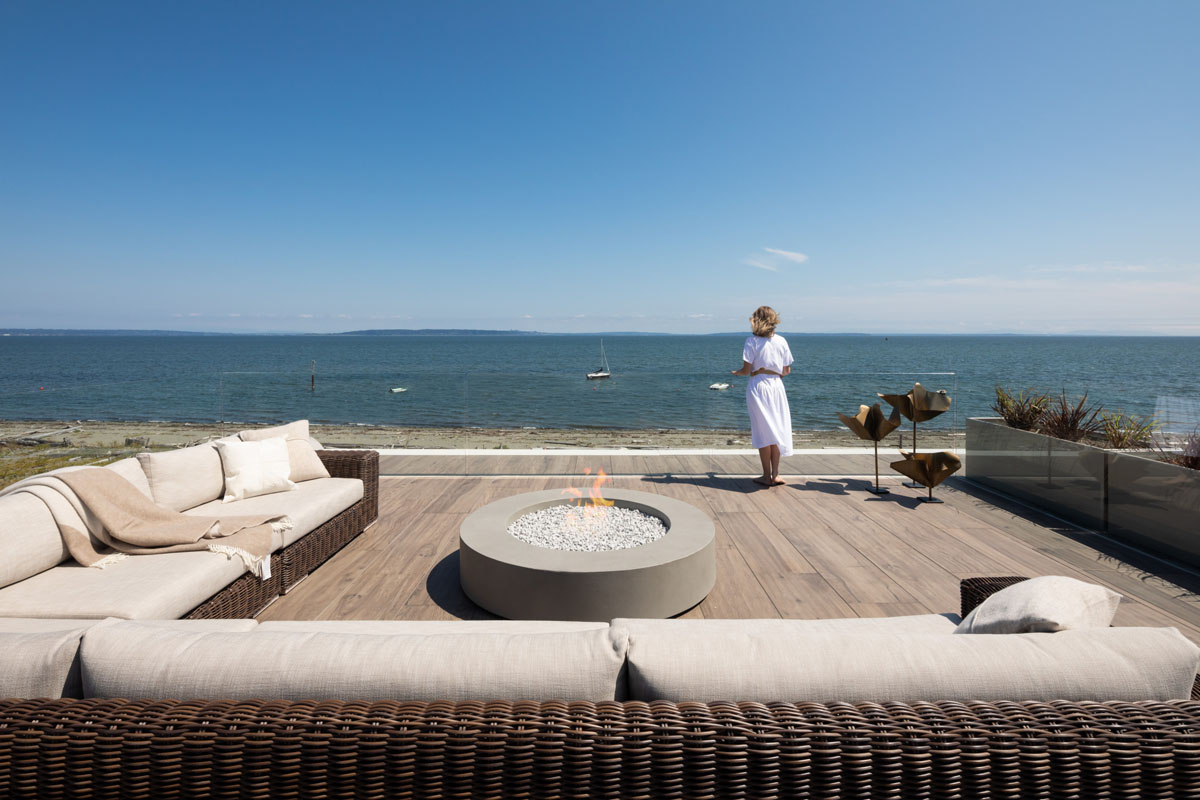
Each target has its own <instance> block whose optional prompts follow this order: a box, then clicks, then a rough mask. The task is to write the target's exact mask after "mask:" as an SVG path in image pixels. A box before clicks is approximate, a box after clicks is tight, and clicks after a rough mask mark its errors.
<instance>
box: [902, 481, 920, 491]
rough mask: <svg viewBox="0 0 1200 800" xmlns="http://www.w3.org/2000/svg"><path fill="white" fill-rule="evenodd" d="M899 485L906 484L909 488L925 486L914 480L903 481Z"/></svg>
mask: <svg viewBox="0 0 1200 800" xmlns="http://www.w3.org/2000/svg"><path fill="white" fill-rule="evenodd" d="M900 485H901V486H907V487H908V488H910V489H924V488H925V484H923V483H917V482H916V481H905V482H904V483H902V484H900Z"/></svg>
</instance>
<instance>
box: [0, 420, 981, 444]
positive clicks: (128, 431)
mask: <svg viewBox="0 0 1200 800" xmlns="http://www.w3.org/2000/svg"><path fill="white" fill-rule="evenodd" d="M248 427H255V426H250V425H242V424H236V423H226V424H215V423H214V424H204V423H184V422H96V421H90V420H60V421H45V420H5V421H0V441H5V442H8V443H10V444H9V447H10V449H15V450H19V449H21V448H20V446H19V445H15V444H13V442H15V440H17V439H19V438H30V437H36V438H43V439H44V440H45V441H46V442H53V443H55V444H59V443H61V442H64V441H65V442H66V443H67V444H66V445H60V446H62V447H65V448H82V449H88V450H96V449H106V448H107V449H114V450H127V449H130V448H134V449H140V448H143V447H151V448H163V447H167V448H169V447H178V446H181V445H186V444H194V443H196V442H202V441H206V440H208V439H213V438H216V437H219V436H228V435H230V434H234V433H237V432H238V431H241V430H245V429H246V428H248ZM311 430H312V435H313V436H314V437H315V438H317V439H318V440H320V441H321V443H322V444H325V445H327V446H330V447H379V448H411V449H475V450H493V449H530V448H535V449H536V448H544V449H563V448H580V447H583V448H589V449H590V448H624V449H670V448H687V449H697V448H703V449H736V450H745V449H748V448H750V432H749V431H740V430H620V429H580V428H535V429H527V428H408V427H388V426H357V425H313V426H312V429H311ZM918 436H919V444H920V446H921V448H922V449H930V448H934V449H951V448H956V447H962V446H963V437H962V435H961V434H959V435H954V434H949V433H946V432H944V431H929V432H925V431H919V432H918ZM794 443H795V447H796V448H797V449H821V448H832V447H837V448H842V447H859V446H861V447H870V446H871V443H870V442H864V441H862V440H861V439H858V438H857V437H856V436H854V434H852V433H850V432H849V431H847V430H832V431H796V432H795V434H794ZM911 444H912V434H911V429H909V430H907V431H897V432H896V433H894V434H893V435H891V436H889V437H888V438H887V440H885V441H884V442H882V443H881V445H882V446H885V447H902V446H905V445H911Z"/></svg>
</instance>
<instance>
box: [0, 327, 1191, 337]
mask: <svg viewBox="0 0 1200 800" xmlns="http://www.w3.org/2000/svg"><path fill="white" fill-rule="evenodd" d="M780 333H781V334H783V335H785V336H831V337H835V336H853V337H861V338H872V337H873V338H880V337H882V338H885V339H886V338H895V339H899V338H903V337H908V336H945V337H956V336H988V337H997V338H1019V337H1029V338H1039V339H1046V338H1051V339H1052V338H1056V337H1087V338H1095V339H1124V338H1130V337H1133V338H1152V339H1155V338H1157V339H1200V335H1197V334H1182V333H1181V334H1175V333H1105V332H1099V331H1071V332H1068V333H1027V332H1015V331H1010V332H1000V333H997V332H994V331H988V332H963V331H956V332H954V333H939V332H911V331H909V332H905V333H862V332H859V331H845V332H841V333H827V332H823V331H780ZM748 335H749V332H748V331H722V332H717V333H667V332H662V331H588V332H583V333H579V332H573V331H572V332H555V331H522V330H505V331H500V330H485V329H480V330H475V329H469V328H463V329H441V328H414V329H410V328H396V329H386V330H361V331H328V332H311V331H173V330H140V329H133V328H130V329H125V328H78V329H76V328H0V337H5V336H7V337H12V338H29V337H68V336H180V337H183V336H245V337H261V336H370V337H381V338H383V337H388V336H398V337H408V336H489V337H490V336H572V337H581V336H591V337H595V336H614V337H616V336H748Z"/></svg>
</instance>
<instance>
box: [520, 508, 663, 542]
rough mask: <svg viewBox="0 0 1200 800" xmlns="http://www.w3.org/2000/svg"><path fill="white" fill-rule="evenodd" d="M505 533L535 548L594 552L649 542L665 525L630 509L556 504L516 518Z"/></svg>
mask: <svg viewBox="0 0 1200 800" xmlns="http://www.w3.org/2000/svg"><path fill="white" fill-rule="evenodd" d="M508 532H509V533H510V534H512V535H513V536H515V537H517V538H518V539H520V540H521V541H522V542H525V543H527V544H531V545H534V546H535V547H546V548H550V549H552V550H576V551H581V552H585V553H596V552H600V551H602V550H625V549H626V548H629V547H637V546H639V545H643V544H649V543H650V542H653V541H654V540H655V539H659V538H662V536H664V535H665V534H666V532H667V528H666V526H665V525H663V523H662V520H660V519H659V518H658V517H652V516H650V515H649V514H643V513H642V512H641V511H638V510H637V509H634V508H620V507H618V506H599V507H597V508H578V507H576V506H570V505H557V506H550V507H549V508H543V509H542V510H541V511H534V512H532V513H530V514H525V515H524V516H521V517H517V518H516V519H515V520H513V521H512V523H511V524H510V525H509V526H508Z"/></svg>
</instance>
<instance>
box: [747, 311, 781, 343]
mask: <svg viewBox="0 0 1200 800" xmlns="http://www.w3.org/2000/svg"><path fill="white" fill-rule="evenodd" d="M778 324H779V315H778V314H776V313H775V309H773V308H771V307H770V306H759V307H758V308H756V309H755V310H754V313H753V314H751V315H750V330H751V331H752V332H753V333H754V335H755V336H774V335H775V326H776V325H778Z"/></svg>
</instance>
